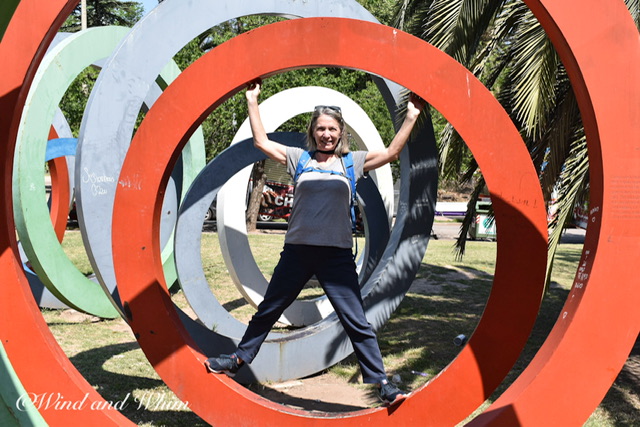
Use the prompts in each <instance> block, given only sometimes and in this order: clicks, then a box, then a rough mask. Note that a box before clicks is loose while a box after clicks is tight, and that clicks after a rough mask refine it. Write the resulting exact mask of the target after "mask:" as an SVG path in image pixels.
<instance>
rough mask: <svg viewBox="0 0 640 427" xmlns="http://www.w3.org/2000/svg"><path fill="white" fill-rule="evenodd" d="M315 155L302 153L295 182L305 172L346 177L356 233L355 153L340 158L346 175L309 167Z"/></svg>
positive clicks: (307, 152)
mask: <svg viewBox="0 0 640 427" xmlns="http://www.w3.org/2000/svg"><path fill="white" fill-rule="evenodd" d="M314 154H315V153H314V152H311V151H306V150H305V151H303V152H302V155H300V160H298V164H297V166H296V172H295V174H294V176H293V181H294V182H295V183H297V182H298V178H299V177H300V175H302V174H303V173H305V172H311V171H316V172H323V173H330V174H333V175H342V176H344V177H346V178H347V180H348V181H349V187H350V188H351V198H350V199H351V200H350V205H351V228H352V230H353V231H355V230H356V203H357V196H356V174H355V171H354V170H353V153H351V152H349V153H347V154H346V155H345V156H342V157H340V161H341V162H342V167H343V168H344V171H345V172H344V173H339V172H336V171H328V170H322V169H316V168H313V167H310V166H307V164H308V163H309V162H310V161H311V157H313V155H314Z"/></svg>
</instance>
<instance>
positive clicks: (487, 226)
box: [469, 201, 496, 239]
mask: <svg viewBox="0 0 640 427" xmlns="http://www.w3.org/2000/svg"><path fill="white" fill-rule="evenodd" d="M490 208H491V201H479V202H478V203H476V218H475V221H473V222H472V223H471V227H470V228H469V235H470V236H471V238H472V239H495V238H496V223H495V221H494V219H493V217H490V216H489V210H490Z"/></svg>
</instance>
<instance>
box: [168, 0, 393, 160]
mask: <svg viewBox="0 0 640 427" xmlns="http://www.w3.org/2000/svg"><path fill="white" fill-rule="evenodd" d="M374 3H380V4H384V5H386V9H385V10H386V13H387V14H390V13H391V10H392V9H391V2H390V1H388V0H378V1H376V2H374ZM281 20H282V18H277V17H272V16H248V17H243V18H239V19H234V20H231V21H228V22H225V23H223V24H221V25H218V26H216V27H214V28H212V29H211V30H209V31H207V32H205V33H203V34H201V35H199V36H198V37H196V38H195V39H194V40H192V41H191V42H190V43H188V44H187V45H186V46H185V47H184V48H183V49H182V50H180V52H178V53H177V54H176V55H175V57H174V60H175V61H176V63H177V64H178V66H179V67H180V68H181V69H185V68H186V67H188V66H189V65H190V64H192V63H193V62H194V61H195V60H197V59H198V58H199V57H200V56H202V55H203V54H204V53H206V52H207V51H209V50H210V49H213V48H215V47H216V46H218V45H220V44H222V43H224V42H225V41H227V40H229V39H231V38H233V37H235V36H237V35H239V34H242V33H244V32H246V31H250V30H252V29H255V28H258V27H260V26H263V25H268V24H271V23H273V22H277V21H281ZM263 83H264V84H263V89H262V94H261V98H262V99H263V100H264V99H267V98H268V97H270V96H272V95H275V94H276V93H279V92H281V91H283V90H286V89H289V88H294V87H301V86H323V87H328V88H331V89H335V90H336V91H338V92H341V93H343V94H345V95H347V96H349V97H351V98H352V99H353V100H354V101H355V102H357V103H358V104H360V106H361V107H362V108H363V109H364V110H365V111H366V112H367V114H368V115H369V117H370V118H371V120H372V121H373V123H374V124H375V125H376V127H377V128H378V131H379V132H380V135H381V137H382V139H383V140H384V141H386V142H387V143H388V142H390V141H391V139H393V135H394V130H393V123H391V119H390V114H389V112H388V110H387V108H386V105H385V103H384V101H383V99H382V96H381V95H380V93H379V91H378V90H377V87H376V86H375V84H374V83H373V79H372V77H371V76H370V75H368V74H366V73H364V72H360V71H354V70H346V69H339V68H314V69H300V70H293V71H288V72H285V73H282V74H278V75H274V76H272V77H269V78H268V79H266V80H265V81H264V82H263ZM246 117H247V107H246V100H245V97H244V90H241V91H240V92H238V93H236V94H233V95H232V96H231V97H229V98H228V99H226V100H225V101H224V102H223V103H222V104H221V105H220V106H218V107H217V108H216V109H215V110H214V111H213V112H212V113H211V114H210V115H209V116H208V117H207V118H206V119H205V120H204V122H203V123H202V129H203V133H204V135H205V145H206V152H207V159H208V160H210V159H212V158H213V157H215V156H216V155H217V154H218V153H220V152H221V151H222V150H224V149H225V148H227V147H228V146H229V144H230V142H231V140H232V139H233V137H234V135H235V134H236V132H237V131H238V128H239V127H240V125H241V124H242V122H243V121H244V120H245V119H246ZM308 120H309V115H308V114H301V115H299V116H297V117H293V118H292V119H290V120H289V121H287V122H286V123H284V124H283V125H282V126H281V127H280V128H279V129H278V131H290V132H304V131H305V130H306V126H307V123H308Z"/></svg>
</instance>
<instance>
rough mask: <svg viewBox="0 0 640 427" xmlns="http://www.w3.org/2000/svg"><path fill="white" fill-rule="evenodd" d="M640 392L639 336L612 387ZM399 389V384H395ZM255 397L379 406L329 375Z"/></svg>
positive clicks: (338, 408)
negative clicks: (622, 387)
mask: <svg viewBox="0 0 640 427" xmlns="http://www.w3.org/2000/svg"><path fill="white" fill-rule="evenodd" d="M431 288H433V286H429V284H428V283H425V281H424V280H423V281H419V280H416V282H415V283H414V285H413V287H412V288H411V290H410V292H417V293H425V294H428V293H431V292H432V291H431ZM618 385H619V386H626V387H629V388H630V389H632V390H640V336H639V337H638V340H637V341H636V343H635V346H634V347H633V350H632V351H631V354H630V356H629V359H628V360H627V363H626V364H625V366H624V368H623V369H622V371H621V372H620V374H619V375H618V378H617V379H616V382H615V383H614V385H613V386H612V388H615V387H616V386H618ZM398 386H399V387H400V388H402V384H398ZM251 390H252V391H254V392H255V393H257V394H260V395H262V396H263V397H265V398H267V399H269V400H271V401H274V402H279V403H282V404H285V405H288V406H291V407H293V408H297V409H305V410H308V411H319V412H348V411H355V410H359V409H365V408H371V407H376V406H379V405H380V402H379V400H378V399H377V396H376V394H375V393H374V391H373V388H371V387H366V388H365V387H364V386H360V387H355V386H354V385H352V384H349V383H348V382H346V381H345V380H344V379H342V378H339V377H337V376H336V375H333V374H331V373H326V374H320V375H314V376H312V377H308V378H303V379H300V380H295V381H287V382H284V383H275V384H269V385H268V386H265V385H260V386H257V387H254V388H252V389H251Z"/></svg>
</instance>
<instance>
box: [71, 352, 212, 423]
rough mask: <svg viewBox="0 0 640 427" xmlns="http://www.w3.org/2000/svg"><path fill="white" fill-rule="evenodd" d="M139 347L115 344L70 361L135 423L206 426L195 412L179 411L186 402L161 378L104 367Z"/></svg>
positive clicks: (83, 353) (75, 357) (79, 355)
mask: <svg viewBox="0 0 640 427" xmlns="http://www.w3.org/2000/svg"><path fill="white" fill-rule="evenodd" d="M139 349H140V347H139V346H138V343H136V342H128V343H122V344H112V345H107V346H104V347H97V348H94V349H91V350H88V351H84V352H81V353H78V354H77V355H75V356H73V357H71V358H70V360H71V362H72V363H73V364H74V366H75V367H76V368H77V369H78V371H80V373H81V374H82V376H83V377H84V378H85V379H86V380H87V381H88V382H89V383H90V384H92V385H93V386H94V387H97V391H98V392H99V393H100V394H101V395H102V397H103V398H104V399H105V400H107V401H109V402H111V403H112V404H114V406H115V407H116V408H117V409H118V410H120V412H121V413H122V414H123V415H124V416H126V417H127V418H129V419H130V420H131V421H133V422H134V423H136V424H151V425H189V426H207V425H208V424H207V423H206V422H204V421H203V420H202V419H201V418H200V417H198V416H197V415H196V414H194V413H193V412H191V411H184V410H179V409H178V408H183V407H184V404H182V402H180V401H179V400H178V398H177V397H176V396H175V395H174V394H173V393H171V392H170V391H169V390H168V389H166V388H163V387H164V382H162V381H161V380H160V379H153V378H149V377H146V376H133V375H124V374H119V373H115V372H111V371H108V370H106V369H105V368H104V365H105V363H106V362H107V361H108V360H110V359H112V358H118V357H124V356H123V355H124V353H127V352H130V351H134V350H139ZM141 375H142V374H141ZM159 389H160V390H159ZM134 391H135V397H134Z"/></svg>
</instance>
